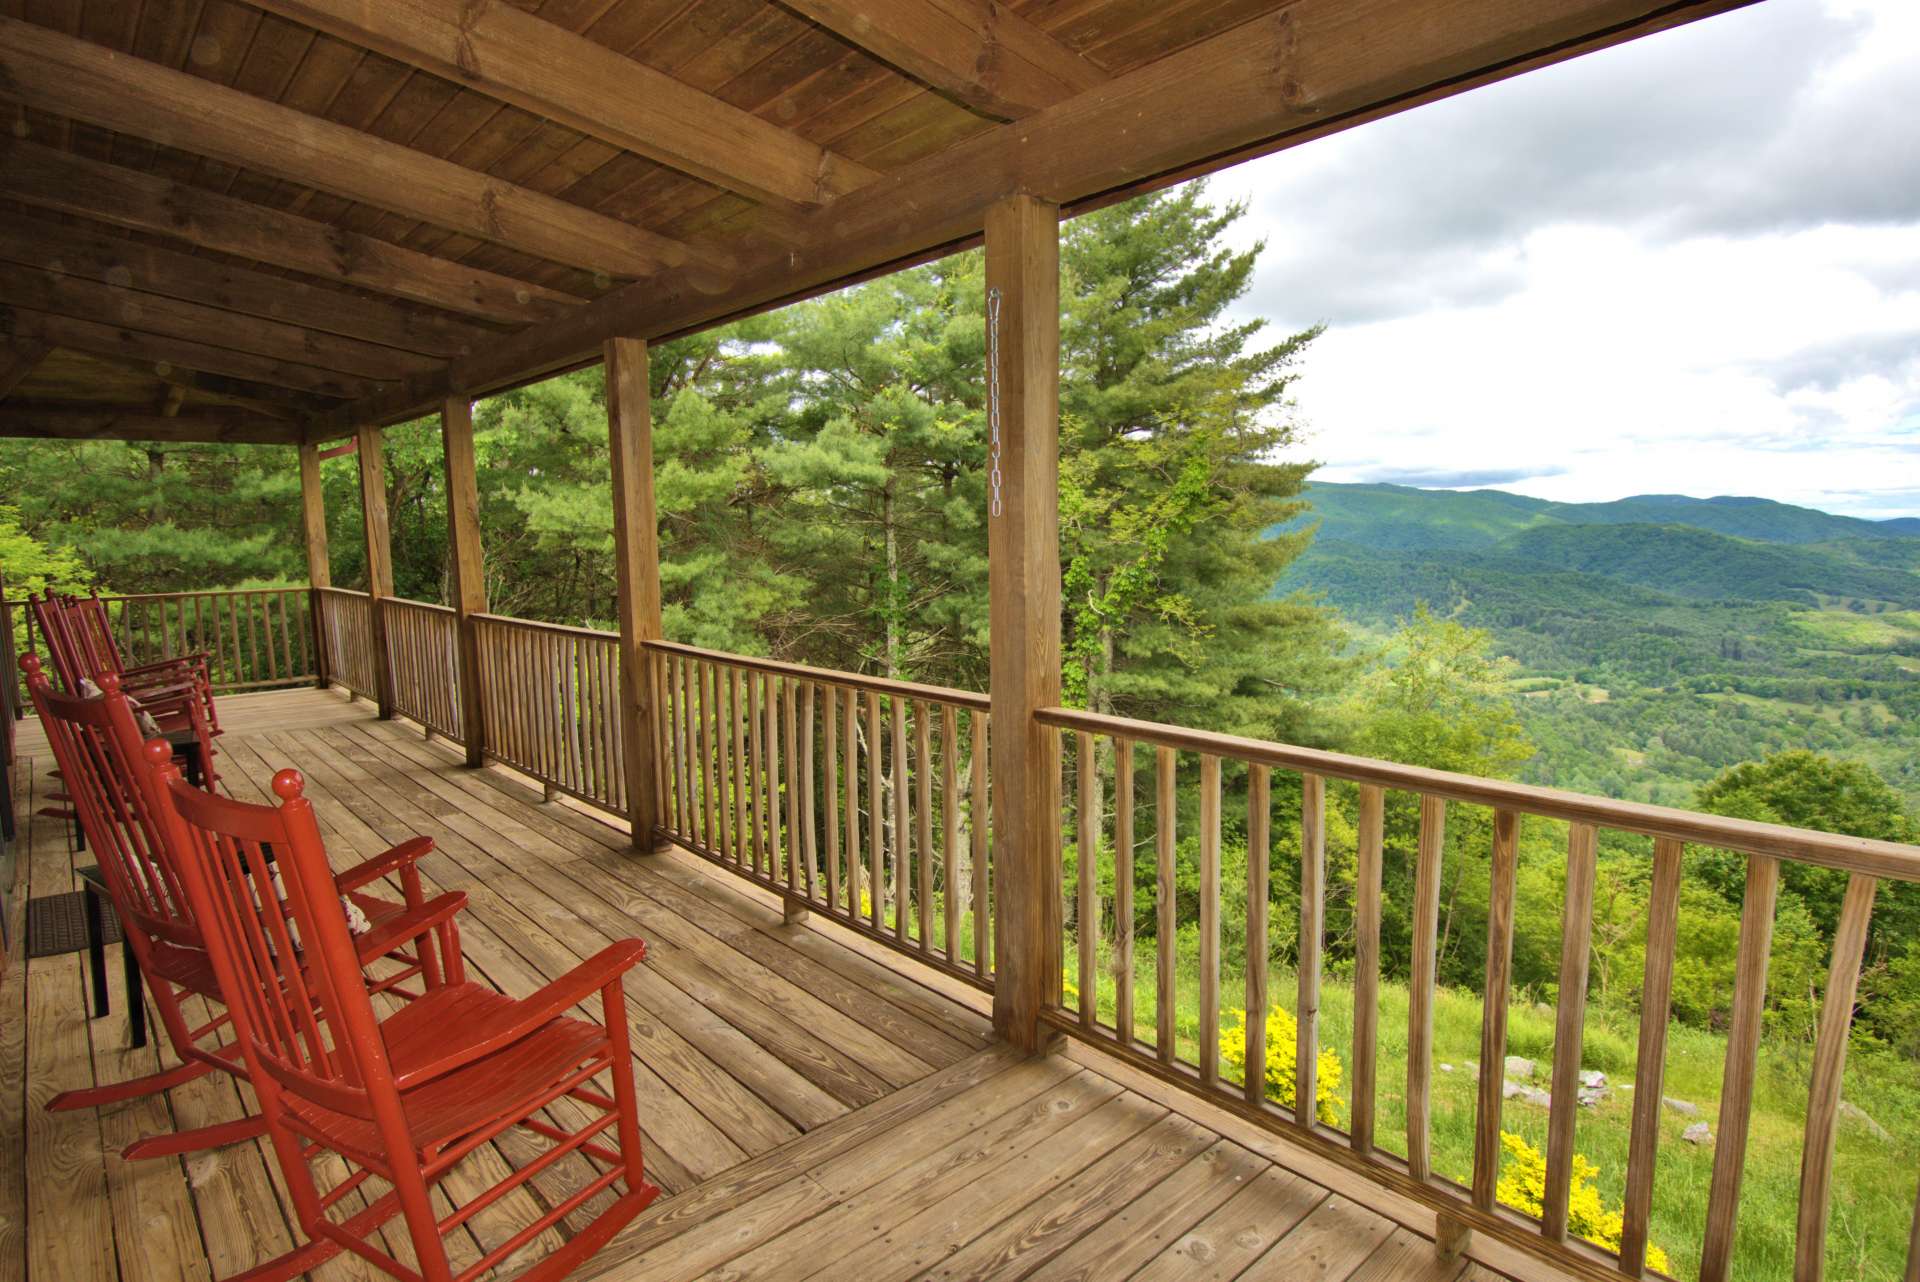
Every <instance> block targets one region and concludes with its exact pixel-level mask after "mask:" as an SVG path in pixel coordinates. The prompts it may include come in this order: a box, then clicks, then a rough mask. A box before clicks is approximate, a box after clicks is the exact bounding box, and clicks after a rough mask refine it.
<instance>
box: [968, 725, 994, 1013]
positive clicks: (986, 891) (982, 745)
mask: <svg viewBox="0 0 1920 1282" xmlns="http://www.w3.org/2000/svg"><path fill="white" fill-rule="evenodd" d="M991 733H992V731H991V728H990V718H989V716H988V714H987V713H985V712H980V711H977V710H976V711H975V712H974V713H973V714H972V715H971V717H970V718H969V719H968V738H969V739H971V741H972V743H973V809H972V813H971V818H972V821H973V822H972V825H971V827H972V829H973V831H972V833H971V836H972V839H973V896H972V899H973V905H972V907H973V973H974V974H975V975H978V976H979V977H981V978H982V979H984V978H986V976H987V972H988V971H989V970H991V969H992V968H993V898H992V891H991V887H990V886H989V884H988V880H987V877H988V873H989V865H990V864H991V863H992V855H991V853H990V852H991V847H990V845H989V843H988V829H989V825H990V824H991V823H992V822H993V820H992V812H991V810H989V808H988V796H987V779H988V773H987V772H988V769H989V764H990V762H991V761H992V744H991V742H990V738H989V737H990V735H991Z"/></svg>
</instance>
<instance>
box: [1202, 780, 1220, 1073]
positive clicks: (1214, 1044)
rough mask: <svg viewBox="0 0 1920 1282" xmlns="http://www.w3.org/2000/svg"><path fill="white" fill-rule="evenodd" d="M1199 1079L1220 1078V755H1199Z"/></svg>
mask: <svg viewBox="0 0 1920 1282" xmlns="http://www.w3.org/2000/svg"><path fill="white" fill-rule="evenodd" d="M1200 1080H1201V1081H1202V1082H1204V1083H1205V1084H1207V1085H1208V1086H1214V1085H1217V1084H1218V1083H1219V1081H1220V758H1218V757H1216V756H1213V755H1212V754H1208V755H1206V756H1203V757H1201V758H1200Z"/></svg>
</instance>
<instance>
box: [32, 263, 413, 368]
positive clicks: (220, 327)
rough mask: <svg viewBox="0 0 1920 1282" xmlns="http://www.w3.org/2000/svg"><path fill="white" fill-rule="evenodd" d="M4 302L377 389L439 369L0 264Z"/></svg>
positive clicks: (309, 333)
mask: <svg viewBox="0 0 1920 1282" xmlns="http://www.w3.org/2000/svg"><path fill="white" fill-rule="evenodd" d="M0 298H4V299H6V300H7V301H8V302H10V303H13V304H15V305H17V306H20V307H28V308H33V309H34V310H36V311H42V312H49V313H52V314H54V315H59V316H71V317H73V318H75V319H76V320H87V321H93V322H94V323H96V324H102V325H124V326H127V327H128V328H131V329H139V330H144V331H146V332H147V333H150V334H165V335H167V336H169V337H171V338H184V339H188V340H190V341H192V342H196V343H207V344H210V345H212V346H216V347H230V348H232V349H234V350H235V351H241V352H251V353H253V354H254V355H256V356H268V357H272V358H274V359H275V360H283V361H295V362H298V363H300V364H303V365H311V366H314V367H315V368H317V369H325V370H333V371H335V372H337V373H341V374H349V375H352V376H354V377H356V378H363V379H371V380H375V381H378V382H392V381H395V380H398V379H402V378H405V377H406V376H407V375H408V374H412V373H421V372H424V371H427V370H430V369H433V368H436V365H435V362H434V361H433V360H432V359H431V358H429V357H423V356H415V355H412V354H410V353H407V352H402V351H397V350H395V349H394V348H391V347H381V346H379V345H378V344H375V343H364V342H361V341H360V340H359V339H354V338H341V337H340V336H339V335H338V334H324V333H321V332H320V331H318V330H311V329H305V328H303V327H301V326H299V325H289V324H287V323H285V322H283V321H271V320H264V319H262V318H260V317H257V316H249V317H239V316H236V315H234V314H233V313H232V312H228V311H222V310H220V309H219V308H216V307H206V306H203V305H202V304H200V303H190V302H185V301H182V300H181V299H177V298H166V297H163V296H161V295H159V294H145V293H141V292H140V291H139V290H135V289H125V288H122V287H120V286H118V285H109V284H106V283H105V282H103V281H95V280H89V279H87V278H86V277H84V276H63V275H61V274H60V273H59V272H54V271H47V270H44V269H42V268H37V267H24V266H21V265H20V264H18V263H11V262H4V261H0Z"/></svg>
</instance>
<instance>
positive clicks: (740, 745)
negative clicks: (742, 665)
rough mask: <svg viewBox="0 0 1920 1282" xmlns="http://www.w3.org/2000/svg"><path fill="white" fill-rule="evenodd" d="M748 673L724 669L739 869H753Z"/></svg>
mask: <svg viewBox="0 0 1920 1282" xmlns="http://www.w3.org/2000/svg"><path fill="white" fill-rule="evenodd" d="M749 678H750V674H748V673H746V672H743V671H742V670H741V669H739V668H729V669H728V670H727V690H728V695H727V715H728V717H729V718H731V720H732V727H731V729H732V733H733V859H734V862H735V863H737V864H740V865H741V866H743V867H747V868H751V867H752V866H753V859H754V855H753V852H754V849H755V843H754V838H753V785H752V782H751V779H752V775H751V773H750V772H751V769H752V754H751V753H750V752H749V751H748V749H747V721H748V719H749V718H750V716H751V714H750V713H749V712H748V711H747V702H746V701H747V695H748V690H747V685H746V682H747V680H748V679H749Z"/></svg>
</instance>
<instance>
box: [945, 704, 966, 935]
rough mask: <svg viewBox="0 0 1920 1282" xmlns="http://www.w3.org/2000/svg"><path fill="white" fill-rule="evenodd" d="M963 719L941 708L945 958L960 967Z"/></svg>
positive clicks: (963, 894)
mask: <svg viewBox="0 0 1920 1282" xmlns="http://www.w3.org/2000/svg"><path fill="white" fill-rule="evenodd" d="M959 740H960V718H959V714H958V713H957V712H956V711H955V709H954V706H953V705H952V704H950V703H943V704H941V705H940V821H941V833H940V884H941V886H942V887H943V888H944V891H945V893H944V894H943V896H942V900H941V902H942V905H943V906H944V907H945V908H946V910H947V911H946V922H945V923H944V924H945V927H946V932H947V934H946V941H947V943H946V956H947V964H948V965H950V966H958V965H960V904H961V901H962V900H963V899H965V898H966V886H965V883H964V882H963V881H962V880H961V878H960V876H959V872H960V868H961V866H962V863H963V861H962V860H961V858H960V742H959Z"/></svg>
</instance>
